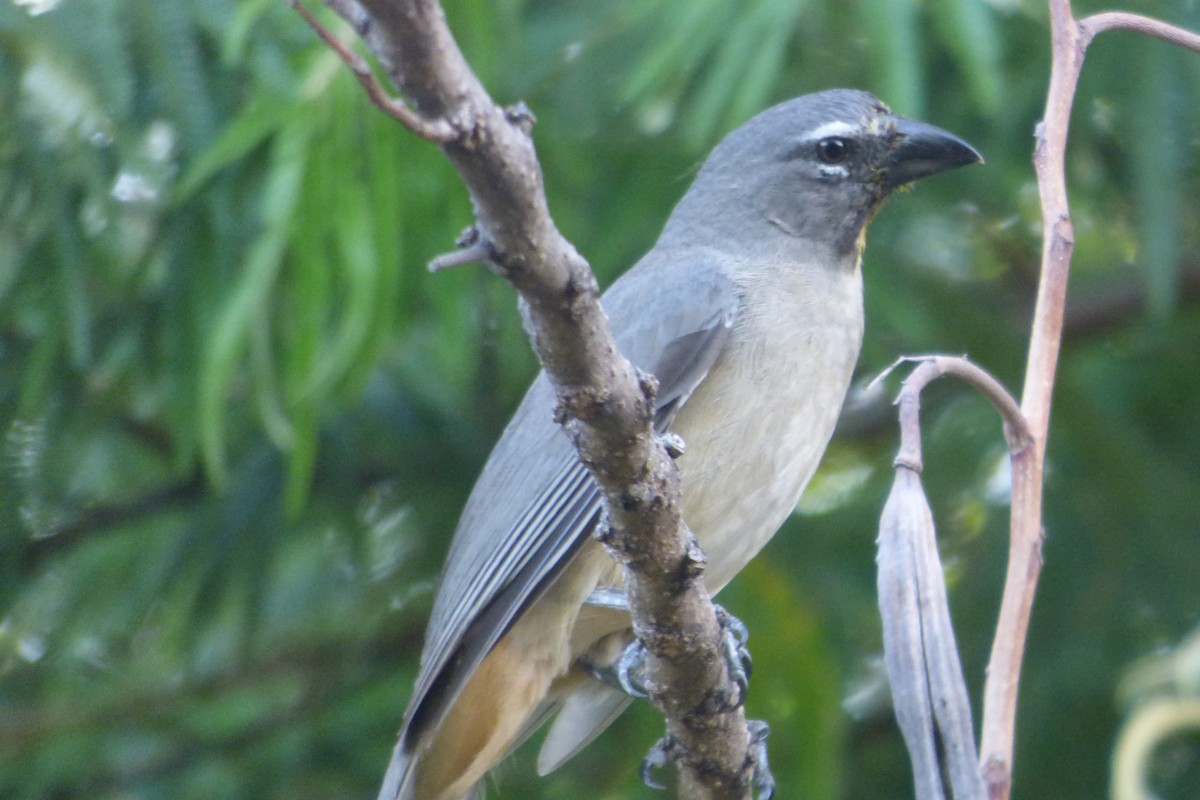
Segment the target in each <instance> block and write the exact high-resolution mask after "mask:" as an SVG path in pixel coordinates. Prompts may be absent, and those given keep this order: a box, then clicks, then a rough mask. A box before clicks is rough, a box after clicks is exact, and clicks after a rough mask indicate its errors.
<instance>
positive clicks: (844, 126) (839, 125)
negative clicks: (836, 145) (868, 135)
mask: <svg viewBox="0 0 1200 800" xmlns="http://www.w3.org/2000/svg"><path fill="white" fill-rule="evenodd" d="M858 132H859V128H858V126H857V125H851V124H850V123H849V122H842V121H841V120H834V121H833V122H826V123H823V124H821V125H818V126H817V127H815V128H813V129H812V130H810V131H808V132H807V133H803V134H801V135H800V136H799V137H798V138H799V141H802V142H811V141H816V140H817V139H825V138H827V137H829V136H852V135H854V134H856V133H858Z"/></svg>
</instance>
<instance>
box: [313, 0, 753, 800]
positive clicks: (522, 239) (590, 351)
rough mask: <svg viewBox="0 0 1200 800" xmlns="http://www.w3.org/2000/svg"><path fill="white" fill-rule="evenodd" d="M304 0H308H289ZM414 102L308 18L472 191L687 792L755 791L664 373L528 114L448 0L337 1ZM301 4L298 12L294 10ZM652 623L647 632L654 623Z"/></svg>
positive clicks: (482, 249) (480, 247)
mask: <svg viewBox="0 0 1200 800" xmlns="http://www.w3.org/2000/svg"><path fill="white" fill-rule="evenodd" d="M292 2H293V4H294V3H295V0H292ZM328 4H329V5H330V6H331V7H332V8H333V10H334V11H335V12H337V13H338V14H339V15H340V16H341V17H342V18H343V19H345V20H346V21H347V22H349V23H350V24H351V25H352V26H353V28H354V29H355V31H356V32H357V33H358V34H359V35H360V36H361V37H362V39H363V41H364V42H365V43H366V45H367V47H368V48H369V49H370V50H371V52H372V53H373V54H374V55H375V57H376V58H377V59H378V60H379V62H380V64H381V65H382V66H383V68H384V70H385V71H386V73H387V75H388V77H389V78H390V79H391V80H392V81H393V82H394V83H395V84H396V86H397V87H399V89H400V91H401V93H402V94H403V96H404V97H405V98H407V100H408V102H407V103H404V102H401V101H398V100H395V99H393V98H391V97H388V96H387V93H386V92H384V91H383V90H382V89H381V88H380V87H379V86H378V84H377V83H376V82H375V79H374V77H373V76H372V75H371V73H370V70H369V68H367V65H366V64H365V63H363V62H362V59H361V58H360V57H358V56H357V55H356V54H355V53H354V52H353V51H351V50H349V48H347V47H345V46H343V45H341V43H340V42H337V40H336V39H335V38H334V37H333V36H332V35H330V34H329V33H328V31H326V30H325V29H324V28H323V27H322V26H321V25H320V23H318V22H317V21H316V20H315V19H314V18H313V17H312V15H311V14H308V13H307V12H304V11H302V12H301V14H302V16H304V17H305V19H306V21H308V22H309V24H310V25H312V26H313V27H314V28H315V29H316V30H317V32H318V34H320V35H321V37H322V38H323V39H324V40H325V41H326V43H327V44H329V46H330V47H332V48H333V49H334V50H335V51H336V52H337V53H338V55H339V56H340V57H341V58H342V59H343V60H344V61H346V63H347V64H348V65H349V66H350V68H351V69H352V70H353V71H354V73H355V75H356V76H357V77H358V79H359V81H360V82H362V83H363V85H364V87H365V88H366V90H367V93H368V95H369V96H370V98H371V99H372V102H374V103H375V104H376V105H377V106H379V107H380V108H381V109H383V110H384V111H385V112H387V113H389V114H390V115H392V116H393V117H394V118H396V119H397V120H399V121H400V122H401V123H402V124H404V125H406V126H407V127H408V128H409V129H410V130H412V131H413V132H414V133H416V134H417V135H419V136H422V137H424V138H426V139H429V140H430V141H433V142H435V143H436V144H438V146H439V147H440V148H441V150H442V152H443V153H444V154H445V156H446V157H447V158H448V159H449V160H450V162H451V163H452V164H453V166H454V168H455V169H456V170H457V172H458V174H459V176H460V178H461V179H462V181H463V183H464V184H465V185H466V187H467V189H468V191H469V192H470V194H471V199H472V202H473V205H474V209H475V217H476V220H475V228H474V231H473V232H472V234H471V236H469V237H468V240H467V241H466V242H464V244H466V245H467V251H464V254H463V255H462V256H461V257H456V256H454V255H450V256H443V257H440V258H439V259H436V260H435V265H436V266H438V267H444V266H452V265H454V264H458V263H464V262H465V261H466V260H468V259H472V260H478V257H479V256H485V257H486V260H487V261H488V262H489V263H490V264H491V265H492V267H493V268H494V269H495V270H496V271H497V272H498V273H499V274H500V275H502V276H503V277H504V278H505V279H506V280H508V281H509V282H510V283H511V284H512V285H513V286H514V288H516V290H517V292H518V293H519V294H520V297H521V304H522V312H523V314H524V316H525V320H526V329H527V331H528V333H529V336H530V339H531V341H532V343H533V346H534V349H535V350H536V352H537V355H538V359H539V360H540V361H541V363H542V366H543V367H544V368H545V370H546V372H547V374H548V375H549V377H550V380H551V382H552V383H553V384H554V387H555V390H556V393H557V396H558V404H559V416H560V417H561V418H562V419H563V420H564V426H565V427H566V429H567V431H568V433H569V434H570V435H571V437H572V439H573V441H574V442H575V444H576V447H577V448H578V450H579V454H580V457H581V459H582V460H583V462H584V463H585V464H586V465H587V466H588V468H589V470H590V471H591V473H592V475H593V476H594V477H595V479H596V481H597V483H598V484H599V485H600V487H601V488H602V490H603V492H604V495H605V499H606V506H607V509H608V520H609V522H610V525H611V529H612V530H611V533H610V534H609V535H606V536H605V544H606V545H608V547H609V552H610V553H612V554H613V555H614V557H615V558H617V559H618V560H620V561H621V562H622V563H624V564H625V567H626V568H625V587H626V592H627V595H628V597H629V604H630V606H631V611H632V615H633V624H634V630H635V631H638V632H639V636H642V638H643V640H644V641H646V644H647V647H648V649H649V658H648V667H649V676H650V683H651V686H652V698H653V699H654V701H655V703H656V704H657V705H658V706H659V707H660V708H661V709H663V711H664V713H665V715H666V718H667V728H668V731H669V733H670V734H671V736H672V737H673V739H674V740H675V742H676V743H677V744H678V749H677V751H676V752H681V753H682V757H681V759H680V761H681V770H682V787H681V792H682V793H684V796H687V797H689V798H699V799H701V800H703V798H713V800H717V799H718V798H721V799H724V798H728V799H729V800H741V799H742V798H744V797H747V796H748V795H749V790H750V779H751V768H752V765H753V758H752V757H751V756H750V736H749V733H748V730H747V726H746V719H745V715H744V713H743V711H742V709H741V708H740V707H739V708H736V709H732V710H729V709H724V710H722V709H721V708H717V707H714V704H713V703H711V702H710V701H711V698H712V697H714V696H726V697H728V696H736V692H737V689H736V688H734V684H733V683H732V681H731V679H730V675H729V674H728V670H727V669H726V666H725V660H724V658H723V657H722V655H721V653H722V649H721V648H722V642H723V639H722V633H721V628H720V626H719V623H718V620H717V615H716V612H715V610H714V608H713V605H712V602H711V599H710V598H709V596H708V593H707V591H706V589H705V586H704V583H703V581H702V580H701V572H702V564H703V556H702V554H700V553H699V552H698V548H697V547H696V546H695V542H694V537H693V536H692V535H691V533H690V532H689V531H688V530H687V527H686V525H685V523H684V521H683V519H682V517H681V514H680V502H679V476H678V472H677V470H676V469H675V465H674V463H673V462H672V459H671V457H670V456H669V455H668V453H667V451H666V449H665V448H664V446H663V444H662V442H661V441H660V440H659V439H658V438H657V437H656V436H655V435H654V434H653V430H652V427H651V422H652V418H653V394H654V390H655V382H654V380H653V378H650V377H648V376H644V375H641V374H639V373H638V372H637V371H636V370H635V369H634V368H633V366H632V365H631V364H630V363H629V362H628V361H626V360H625V359H624V358H623V357H622V356H621V355H620V353H619V351H618V349H617V346H616V343H615V341H614V339H613V336H612V333H611V331H610V330H609V327H608V321H607V319H606V318H605V316H604V313H603V311H602V309H601V307H600V303H599V291H598V288H597V284H596V279H595V277H594V276H593V275H592V272H591V270H590V268H589V267H588V265H587V262H586V261H584V259H583V258H582V257H581V256H580V255H579V253H577V252H576V251H575V249H574V247H572V246H571V244H570V243H569V242H568V241H567V240H566V239H565V238H563V236H562V234H561V233H559V231H558V229H557V228H556V227H555V225H554V223H553V221H552V220H551V218H550V213H549V210H548V207H547V204H546V197H545V192H544V189H543V184H542V173H541V169H540V167H539V165H538V162H537V158H536V155H535V153H534V148H533V142H532V139H531V137H530V135H529V131H530V127H531V123H532V116H531V115H530V114H529V112H528V110H527V109H524V107H517V108H514V109H502V108H500V107H499V106H497V105H496V104H495V102H494V101H493V100H492V99H491V97H489V96H488V94H487V92H486V90H485V89H484V87H483V85H482V84H481V83H480V82H479V80H478V78H477V77H476V76H475V74H474V73H473V72H472V70H471V68H470V66H469V65H468V64H467V62H466V59H465V58H464V57H463V55H462V53H461V51H460V50H459V48H458V45H457V43H456V42H455V40H454V38H453V36H452V35H451V33H450V29H449V27H448V26H447V24H446V20H445V15H444V13H443V11H442V9H441V7H440V5H439V4H438V3H437V2H436V0H361V2H358V1H356V0H328ZM297 8H298V10H299V7H298V6H297ZM650 631H652V632H654V634H655V635H654V636H653V637H650V639H649V640H647V639H646V637H645V636H643V634H644V633H645V632H650Z"/></svg>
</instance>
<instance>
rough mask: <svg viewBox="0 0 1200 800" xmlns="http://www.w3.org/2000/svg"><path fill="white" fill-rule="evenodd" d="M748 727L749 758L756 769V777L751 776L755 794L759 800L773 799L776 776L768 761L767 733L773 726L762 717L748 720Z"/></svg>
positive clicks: (752, 767)
mask: <svg viewBox="0 0 1200 800" xmlns="http://www.w3.org/2000/svg"><path fill="white" fill-rule="evenodd" d="M746 727H747V728H748V729H749V731H750V753H749V755H748V758H749V759H750V761H751V764H752V766H751V769H753V770H754V777H753V778H751V781H752V782H753V784H754V796H755V797H756V798H758V800H771V797H773V796H774V794H775V776H774V775H772V774H771V765H770V763H769V762H768V761H767V734H769V733H770V732H771V727H770V726H769V725H767V723H765V722H763V721H762V720H761V719H748V720H746Z"/></svg>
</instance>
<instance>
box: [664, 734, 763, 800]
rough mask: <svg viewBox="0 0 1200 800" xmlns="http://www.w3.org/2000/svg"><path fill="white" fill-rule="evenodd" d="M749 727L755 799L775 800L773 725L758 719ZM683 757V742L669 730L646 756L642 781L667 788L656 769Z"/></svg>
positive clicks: (749, 758)
mask: <svg viewBox="0 0 1200 800" xmlns="http://www.w3.org/2000/svg"><path fill="white" fill-rule="evenodd" d="M746 728H747V729H748V730H749V731H750V749H749V752H748V753H747V754H746V761H747V766H748V767H749V768H750V769H751V770H752V771H753V773H752V775H751V778H750V780H751V784H752V785H753V787H754V797H755V800H771V798H772V797H774V795H775V776H774V775H772V774H771V766H770V764H769V762H768V761H767V734H769V733H770V732H771V728H770V726H768V725H767V723H765V722H763V721H762V720H757V719H751V720H746ZM679 756H680V753H679V743H678V742H677V741H675V737H673V736H672V735H671V734H669V733H666V734H663V736H662V738H661V739H659V740H658V741H657V742H655V743H654V746H653V747H651V748H650V752H648V753H646V757H645V758H643V759H642V768H641V774H642V783H644V784H646V785H647V786H649V787H650V788H651V789H664V788H666V787H664V786H663V784H661V783H659V782H658V781H657V780H655V778H654V772H655V770H660V769H662V768H663V767H665V766H667V764H670V763H672V762H674V761H675V760H677V759H678V758H679Z"/></svg>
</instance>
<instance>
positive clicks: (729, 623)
mask: <svg viewBox="0 0 1200 800" xmlns="http://www.w3.org/2000/svg"><path fill="white" fill-rule="evenodd" d="M716 609H717V622H719V623H720V624H721V632H722V633H723V634H724V636H725V643H724V646H725V665H726V668H727V669H728V670H729V678H730V680H732V681H733V682H734V684H735V685H736V686H737V688H738V695H737V700H736V701H735V702H734V703H733V706H732V708H740V707H741V706H742V705H744V704H745V702H746V694H747V693H748V692H749V691H750V673H751V672H753V671H754V659H752V658H751V657H750V649H749V648H748V647H746V642H747V641H749V639H750V630H749V629H748V628H747V627H746V624H745V623H744V622H742V621H741V620H740V619H738V618H737V617H735V616H733V615H732V614H730V613H729V612H728V611H726V610H725V609H724V608H723V607H721V606H716Z"/></svg>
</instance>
